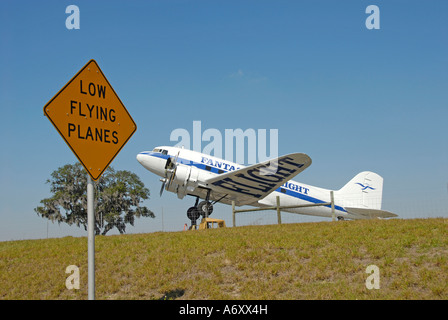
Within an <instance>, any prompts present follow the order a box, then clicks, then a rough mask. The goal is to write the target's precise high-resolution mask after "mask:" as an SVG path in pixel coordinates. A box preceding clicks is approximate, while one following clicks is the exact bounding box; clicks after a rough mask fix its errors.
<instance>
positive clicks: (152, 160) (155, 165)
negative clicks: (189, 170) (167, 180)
mask: <svg viewBox="0 0 448 320" xmlns="http://www.w3.org/2000/svg"><path fill="white" fill-rule="evenodd" d="M137 161H138V162H140V164H141V165H142V166H143V167H144V168H145V169H147V170H149V171H151V172H153V173H155V174H158V175H161V174H162V175H163V174H164V161H166V160H164V159H161V158H159V157H155V156H154V154H153V153H152V152H150V151H144V152H140V153H139V154H137Z"/></svg>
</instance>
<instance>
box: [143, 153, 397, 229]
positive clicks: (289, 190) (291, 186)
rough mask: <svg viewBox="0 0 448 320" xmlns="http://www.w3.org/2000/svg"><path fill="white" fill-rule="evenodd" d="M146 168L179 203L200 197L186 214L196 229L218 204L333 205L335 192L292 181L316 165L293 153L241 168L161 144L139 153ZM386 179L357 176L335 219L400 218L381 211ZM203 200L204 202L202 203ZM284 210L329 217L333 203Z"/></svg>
mask: <svg viewBox="0 0 448 320" xmlns="http://www.w3.org/2000/svg"><path fill="white" fill-rule="evenodd" d="M137 161H138V162H139V163H140V164H141V165H142V166H143V167H144V168H146V169H147V170H149V171H151V172H152V173H154V174H156V175H158V176H160V177H162V178H161V179H160V181H161V182H162V187H161V189H160V196H162V193H163V190H167V191H170V192H174V193H176V194H177V196H178V198H179V199H183V198H184V197H185V196H186V195H189V196H194V197H196V201H195V204H194V206H192V207H190V208H189V209H188V210H187V217H188V218H189V219H190V220H191V225H192V226H193V225H196V220H197V219H199V217H201V216H202V217H205V218H207V217H208V216H210V215H211V214H212V212H213V205H214V204H216V203H217V202H220V203H224V204H231V203H232V201H235V206H244V205H250V206H255V207H267V206H276V201H277V200H276V197H277V196H279V198H280V204H281V206H296V205H309V204H318V203H328V202H330V191H331V190H328V189H323V188H319V187H314V186H311V185H307V184H304V183H300V182H296V181H293V180H291V179H292V178H293V177H295V176H296V175H298V174H299V173H300V172H302V171H303V170H305V169H306V168H308V167H309V166H310V165H311V158H310V157H309V156H308V155H306V154H304V153H291V154H287V155H284V156H281V157H277V158H275V159H271V160H267V161H264V162H261V163H257V164H254V165H250V166H243V165H239V164H236V163H233V162H230V161H227V160H223V159H220V158H217V157H214V156H210V155H208V154H203V153H200V152H197V151H193V150H188V149H184V148H179V147H170V146H159V147H156V148H154V149H153V150H152V151H143V152H140V153H139V154H138V155H137ZM382 193H383V178H382V177H381V176H380V175H378V174H376V173H374V172H370V171H364V172H361V173H359V174H357V175H356V176H355V177H354V178H353V179H351V180H350V181H349V182H348V183H347V184H346V185H344V186H343V187H342V188H341V189H339V190H334V191H333V194H334V215H335V217H336V218H337V219H338V220H345V219H349V220H357V219H373V218H380V219H383V218H392V217H396V216H397V215H396V214H394V213H391V212H389V211H384V210H381V202H382ZM200 199H204V201H201V202H199V200H200ZM282 211H285V212H291V213H297V214H304V215H312V216H320V217H329V218H332V216H333V213H332V209H331V206H330V205H326V206H314V207H304V208H285V209H282Z"/></svg>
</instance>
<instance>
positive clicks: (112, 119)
mask: <svg viewBox="0 0 448 320" xmlns="http://www.w3.org/2000/svg"><path fill="white" fill-rule="evenodd" d="M44 114H45V115H46V116H47V117H48V119H50V121H51V123H52V124H53V125H54V126H55V128H56V129H57V130H58V132H59V133H60V134H61V136H62V138H64V140H65V142H66V143H67V144H68V145H69V147H70V148H71V149H72V151H73V152H74V153H75V155H76V157H77V158H78V160H79V161H80V162H81V163H82V165H83V166H84V168H85V169H86V170H87V172H88V173H89V174H90V176H91V177H92V179H93V180H98V179H99V177H100V176H101V174H102V173H103V172H104V170H106V169H107V167H108V166H109V164H110V163H111V162H112V160H113V159H114V158H115V156H116V155H117V154H118V152H120V150H121V149H122V148H123V146H124V145H125V144H126V142H127V141H128V140H129V138H130V137H131V136H132V135H133V134H134V132H135V130H137V126H136V124H135V122H134V120H133V119H132V117H131V115H130V114H129V112H128V111H127V110H126V108H125V106H124V105H123V103H122V102H121V100H120V98H119V97H118V95H117V94H116V93H115V91H114V89H113V88H112V86H111V85H110V83H109V81H107V79H106V77H105V76H104V74H103V72H102V71H101V69H100V67H99V66H98V64H97V63H96V61H95V60H90V61H89V62H88V63H87V64H86V65H85V66H84V67H83V68H82V69H81V70H80V71H79V72H78V73H77V74H76V75H75V76H74V77H73V78H72V79H71V80H70V81H69V82H68V83H67V84H66V85H65V86H64V87H63V88H62V89H61V90H60V91H59V92H58V93H57V94H56V95H55V96H54V97H53V99H51V100H50V101H49V102H48V103H47V104H46V105H45V107H44Z"/></svg>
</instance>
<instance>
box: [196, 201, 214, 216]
mask: <svg viewBox="0 0 448 320" xmlns="http://www.w3.org/2000/svg"><path fill="white" fill-rule="evenodd" d="M197 209H198V211H199V214H200V215H201V216H203V217H204V218H208V216H209V215H211V214H212V212H213V204H212V203H211V202H210V201H202V202H201V203H199V205H198V207H197Z"/></svg>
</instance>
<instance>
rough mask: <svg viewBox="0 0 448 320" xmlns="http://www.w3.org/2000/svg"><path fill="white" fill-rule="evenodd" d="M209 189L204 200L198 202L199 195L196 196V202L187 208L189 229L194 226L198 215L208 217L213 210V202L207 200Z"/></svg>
mask: <svg viewBox="0 0 448 320" xmlns="http://www.w3.org/2000/svg"><path fill="white" fill-rule="evenodd" d="M210 191H211V190H208V191H207V196H206V198H205V201H201V203H199V205H198V202H199V197H196V202H195V204H194V206H193V207H190V208H188V210H187V217H188V219H190V220H191V227H190V229H193V228H196V220H198V219H199V217H200V216H202V217H204V218H208V217H209V216H210V215H211V214H212V212H213V204H212V203H211V202H210V201H209V199H210Z"/></svg>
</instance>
